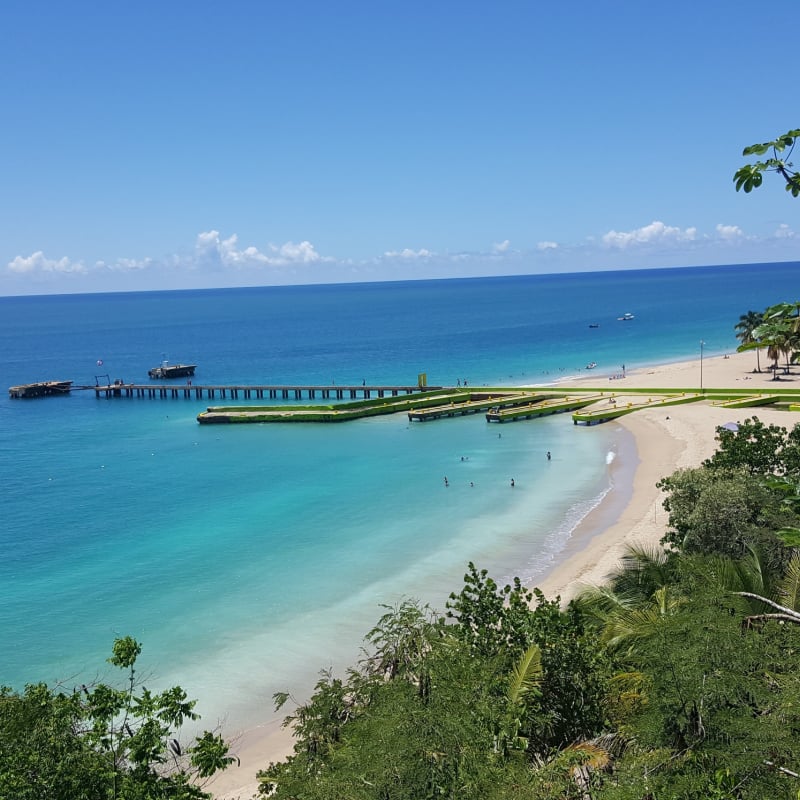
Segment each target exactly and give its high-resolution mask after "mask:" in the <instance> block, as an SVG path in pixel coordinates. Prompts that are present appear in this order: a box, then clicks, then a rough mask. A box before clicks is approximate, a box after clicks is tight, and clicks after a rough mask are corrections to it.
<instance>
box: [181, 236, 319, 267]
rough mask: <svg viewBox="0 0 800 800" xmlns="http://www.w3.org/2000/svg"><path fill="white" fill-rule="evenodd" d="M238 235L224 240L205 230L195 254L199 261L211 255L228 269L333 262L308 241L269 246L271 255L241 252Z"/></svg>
mask: <svg viewBox="0 0 800 800" xmlns="http://www.w3.org/2000/svg"><path fill="white" fill-rule="evenodd" d="M238 241H239V237H238V235H237V234H235V233H234V234H233V235H232V236H229V237H228V238H227V239H221V238H220V234H219V231H206V232H204V233H200V234H198V236H197V241H196V244H195V255H196V256H198V257H199V258H200V259H203V258H208V257H209V256H210V257H212V258H215V259H218V260H219V262H220V263H221V264H222V265H223V266H226V267H258V266H262V265H267V266H273V267H282V266H286V265H287V264H313V263H315V262H318V261H333V259H331V258H323V256H321V255H320V254H319V253H318V252H317V251H316V250H315V249H314V245H313V244H311V242H309V241H303V242H299V243H297V244H295V242H286V244H282V245H280V246H276V245H274V244H270V245H269V253H262V252H261V251H260V250H259V249H258V248H257V247H253V246H250V247H246V248H245V249H244V250H239V249H238V247H237V244H238Z"/></svg>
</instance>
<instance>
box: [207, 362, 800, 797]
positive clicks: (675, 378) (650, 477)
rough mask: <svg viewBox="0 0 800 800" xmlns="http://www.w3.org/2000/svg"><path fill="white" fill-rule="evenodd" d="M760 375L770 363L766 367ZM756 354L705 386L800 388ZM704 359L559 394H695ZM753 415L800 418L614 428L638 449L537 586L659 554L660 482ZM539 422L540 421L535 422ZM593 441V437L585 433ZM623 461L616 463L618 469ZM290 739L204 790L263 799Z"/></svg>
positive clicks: (574, 580)
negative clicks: (611, 390) (261, 784)
mask: <svg viewBox="0 0 800 800" xmlns="http://www.w3.org/2000/svg"><path fill="white" fill-rule="evenodd" d="M764 362H765V363H764V364H762V369H763V368H764V366H765V365H766V359H764ZM755 366H756V359H755V355H754V354H753V353H742V354H731V355H730V356H726V355H723V356H713V357H709V358H704V359H703V360H702V373H703V386H704V387H705V388H707V389H712V388H734V387H737V385H740V384H741V382H743V381H747V382H748V384H747V386H748V388H750V387H751V386H752V388H753V390H754V392H758V391H766V390H769V388H770V387H772V388H774V387H775V386H776V385H777V386H784V387H786V386H787V384H788V385H789V386H792V385H793V383H795V384H800V375H797V376H795V375H788V376H782V380H781V381H777V382H773V380H772V377H771V373H770V372H768V371H762V372H761V373H756V372H754V371H753V370H754V368H755ZM700 371H701V361H700V359H696V360H690V361H682V362H676V363H671V364H664V365H659V366H655V367H652V368H640V369H636V370H631V371H628V372H627V373H626V375H625V378H624V379H619V382H617V379H612V378H611V377H609V376H608V375H607V374H606V375H594V374H593V375H587V376H580V377H577V378H573V379H565V380H563V381H559V385H561V386H576V387H579V386H585V385H589V384H592V385H598V384H600V383H604V382H607V381H608V382H610V385H611V386H612V387H614V386H619V388H623V387H626V388H628V387H630V388H690V387H693V386H699V385H700V384H699V378H700ZM752 416H757V417H758V418H759V419H761V420H762V421H763V422H765V423H767V424H769V423H774V424H778V425H781V426H783V427H786V428H791V427H792V426H793V425H794V424H795V423H796V422H800V415H797V416H796V415H794V414H790V413H788V412H785V411H778V410H776V409H773V408H769V407H760V408H755V409H741V410H731V409H725V408H719V407H714V406H711V405H709V404H706V403H702V402H701V403H694V404H687V405H679V406H671V407H666V408H647V409H643V410H640V411H637V412H635V413H633V414H630V415H626V416H623V417H621V418H619V419H617V420H616V424H619V425H620V426H621V427H622V428H624V429H625V431H627V432H628V433H629V434H630V435H631V437H632V442H633V445H632V447H630V448H627V447H626V448H624V449H623V450H622V451H621V452H620V454H619V456H618V458H617V459H615V462H614V463H613V464H612V465H611V466H610V469H611V471H612V476H613V479H615V484H614V487H613V488H612V490H611V492H609V494H608V495H607V496H606V497H605V498H604V499H603V500H602V502H600V503H599V505H598V506H597V507H596V508H594V509H592V510H591V511H590V512H589V513H588V514H587V515H586V516H585V517H584V518H583V519H582V520H581V522H580V523H579V524H578V525H577V527H576V528H575V530H574V531H573V533H572V535H571V537H570V539H569V541H568V542H567V543H566V545H565V547H564V549H563V550H562V551H561V552H560V553H559V555H558V560H557V562H556V563H555V564H553V566H552V567H551V568H550V569H549V570H548V571H547V572H546V573H545V574H544V575H543V576H542V577H541V578H540V579H538V580H537V581H536V582H535V584H533V585H535V586H537V587H538V588H539V589H541V590H542V591H543V592H544V594H545V595H546V596H547V597H549V598H552V597H554V596H555V595H559V596H560V597H561V600H562V603H567V602H568V601H569V600H570V599H572V598H573V597H574V596H575V595H576V594H578V593H579V592H580V591H581V590H582V589H583V588H584V587H585V586H587V585H597V584H601V583H603V582H604V580H605V577H606V576H607V575H608V573H609V572H611V571H612V570H613V569H614V568H615V567H616V566H617V564H618V562H619V559H620V556H621V555H622V553H623V551H624V549H625V547H626V546H627V545H629V544H637V545H644V546H658V545H659V541H660V539H661V537H662V536H663V535H664V532H665V530H666V525H667V513H666V512H665V511H664V509H663V508H662V506H661V502H662V498H661V491H660V490H659V489H657V488H656V483H657V482H658V481H659V480H660V479H661V478H663V477H666V476H667V475H669V474H671V473H672V472H674V471H675V470H676V469H680V468H687V467H695V466H699V465H700V463H701V462H702V461H703V460H705V459H706V458H708V457H710V456H711V454H712V453H713V452H714V450H715V449H716V441H715V435H716V428H717V427H718V426H720V425H723V424H725V423H726V422H731V421H741V420H743V419H746V418H748V417H752ZM534 424H535V423H534ZM587 434H588V435H591V432H590V431H587ZM617 462H619V463H617ZM292 746H293V739H292V736H291V733H290V731H288V730H286V729H284V728H282V727H281V724H280V722H278V721H271V722H268V723H266V724H264V725H261V726H258V727H257V728H254V729H251V730H248V731H244V732H242V733H241V734H239V735H238V736H235V737H234V748H233V750H234V752H236V754H237V755H238V756H239V758H240V759H241V766H240V767H239V768H231V769H230V770H227V771H226V772H223V773H221V774H220V775H218V776H216V778H215V779H214V780H213V781H212V782H211V783H209V784H208V786H207V787H206V788H207V789H208V790H210V791H212V792H214V793H215V797H217V798H218V800H245V799H246V798H251V797H252V796H253V795H254V794H255V792H256V791H257V787H258V782H257V780H256V777H255V773H256V771H257V770H258V769H262V768H264V767H266V766H267V765H268V764H269V763H270V762H271V761H278V760H281V759H283V758H285V757H286V756H288V755H290V754H291V752H292Z"/></svg>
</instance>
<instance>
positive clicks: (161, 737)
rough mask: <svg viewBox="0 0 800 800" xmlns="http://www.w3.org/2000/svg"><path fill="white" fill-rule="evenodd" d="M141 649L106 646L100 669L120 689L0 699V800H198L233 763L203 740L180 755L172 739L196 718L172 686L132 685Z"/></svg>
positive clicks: (33, 691) (222, 747)
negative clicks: (119, 677)
mask: <svg viewBox="0 0 800 800" xmlns="http://www.w3.org/2000/svg"><path fill="white" fill-rule="evenodd" d="M140 652H141V647H140V645H139V644H138V642H136V640H135V639H132V638H130V637H125V638H123V639H117V640H116V641H115V642H114V647H113V652H112V656H111V658H109V659H108V660H109V663H111V664H112V665H113V666H115V667H118V668H119V669H121V670H124V671H125V673H126V681H125V684H124V685H123V686H122V688H116V687H113V686H110V685H108V684H105V683H98V684H94V685H92V686H85V685H84V686H81V687H79V688H76V689H73V690H72V691H64V690H59V689H51V688H50V687H48V686H46V685H45V684H31V685H29V686H27V687H25V691H24V692H23V693H22V694H19V693H16V692H13V691H12V690H11V689H9V688H3V689H2V690H0V800H117V799H118V800H161V799H162V798H163V799H164V800H166V799H167V798H169V799H170V800H198V799H199V798H204V797H209V796H210V795H208V794H207V793H205V792H203V791H202V789H201V788H200V787H201V783H202V780H203V779H204V778H208V777H210V776H211V775H213V774H214V773H215V772H216V771H217V770H220V769H225V767H227V766H228V765H229V764H230V763H231V762H232V761H234V760H235V759H234V758H233V757H232V756H230V755H229V754H228V746H227V744H226V743H225V741H224V740H223V739H222V737H221V736H219V735H218V734H215V733H211V732H209V731H206V732H205V733H204V734H203V735H202V736H201V737H199V738H198V739H196V740H195V741H194V742H193V743H192V744H191V745H189V746H188V747H186V748H185V749H184V748H182V747H181V745H180V743H179V742H178V740H177V739H175V738H174V736H175V735H177V734H176V731H177V730H179V729H180V727H181V725H182V724H183V722H184V721H185V720H196V719H197V718H198V717H197V715H196V714H195V713H194V711H193V708H194V705H195V701H193V700H192V701H190V700H187V697H186V694H185V692H184V691H183V689H181V688H180V687H174V688H171V689H167V690H166V691H164V692H161V693H159V694H155V693H153V692H151V691H149V690H148V689H146V688H144V687H140V686H138V685H137V681H136V670H135V664H136V659H137V658H138V656H139V653H140Z"/></svg>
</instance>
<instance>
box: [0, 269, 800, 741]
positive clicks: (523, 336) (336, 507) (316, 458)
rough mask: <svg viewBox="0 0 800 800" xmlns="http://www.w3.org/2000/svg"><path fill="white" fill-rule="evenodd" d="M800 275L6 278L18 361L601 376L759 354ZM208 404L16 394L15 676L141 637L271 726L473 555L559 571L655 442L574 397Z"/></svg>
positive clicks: (2, 330)
mask: <svg viewBox="0 0 800 800" xmlns="http://www.w3.org/2000/svg"><path fill="white" fill-rule="evenodd" d="M796 270H797V265H751V266H748V267H736V268H734V267H727V268H722V267H720V268H715V269H709V268H703V269H697V270H660V271H641V272H634V273H610V274H592V275H585V276H573V275H570V276H540V277H530V278H507V279H485V280H470V281H467V280H456V281H435V282H419V283H396V284H380V285H358V286H329V287H302V288H289V289H269V288H254V289H251V290H220V291H204V292H163V293H158V292H154V293H142V294H121V295H94V296H60V297H41V298H0V379H2V381H4V382H5V385H6V386H10V385H12V384H16V383H23V382H28V381H33V380H42V379H51V378H59V379H73V380H75V381H76V382H77V383H87V384H92V383H94V380H95V378H94V376H95V374H96V373H98V372H100V371H101V369H102V371H103V372H104V373H107V374H109V375H110V377H111V378H112V379H113V378H115V377H122V378H124V379H125V380H128V381H130V380H136V381H144V380H146V374H147V369H148V368H149V367H152V366H155V365H156V364H158V362H159V361H160V360H161V358H162V357H164V356H166V357H169V358H170V359H171V360H172V361H183V362H187V361H191V362H196V363H198V365H199V367H198V373H197V376H196V379H195V381H196V382H197V383H201V382H209V383H211V382H213V383H222V382H234V381H242V382H250V383H256V382H259V383H261V382H264V383H290V382H295V381H296V382H302V383H321V384H329V383H330V382H331V381H334V380H335V381H336V382H337V383H348V382H353V383H360V382H361V381H362V380H367V381H368V382H370V383H408V382H414V381H415V379H416V375H417V373H418V372H421V371H425V372H427V374H428V378H429V381H430V382H431V383H433V384H447V383H455V382H456V380H459V379H461V380H463V379H465V378H466V379H468V380H469V381H470V383H471V384H472V385H497V384H499V383H506V384H508V383H531V382H536V381H544V380H548V381H549V380H555V379H558V378H559V377H564V376H566V375H568V374H574V373H576V372H578V371H581V370H582V367H583V365H585V364H586V363H587V362H588V361H596V362H597V363H598V368H597V371H596V374H597V375H598V379H599V380H602V379H605V375H607V374H609V373H612V372H615V371H617V370H618V368H619V365H620V364H621V363H626V364H627V366H628V367H635V366H638V365H643V364H645V363H654V362H658V361H669V360H676V359H680V358H686V357H695V356H696V355H697V348H698V344H699V341H700V339H701V338H702V339H703V340H704V341H705V342H706V348H707V349H706V352H707V353H713V352H724V351H726V350H730V349H733V347H734V345H735V340H734V338H733V327H732V326H733V324H734V323H735V321H736V320H737V319H738V316H739V314H741V313H744V312H745V311H747V310H748V309H750V308H754V309H757V310H760V309H762V308H764V307H766V306H767V305H768V304H770V303H774V302H778V301H779V300H781V299H784V296H783V294H782V293H780V291H782V290H779V288H778V287H787V286H791V285H793V281H794V273H795V271H796ZM776 291H778V292H779V293H778V294H777V295H776ZM742 298H745V300H744V301H743V300H742ZM625 311H631V312H633V313H635V315H636V319H635V320H634V321H633V322H631V323H619V322H617V321H616V317H617V316H619V315H620V314H621V313H623V312H625ZM589 323H597V324H599V325H600V327H599V328H591V329H590V328H589ZM98 360H102V361H103V364H102V367H98V365H97V361H98ZM206 405H207V403H206V402H205V401H195V400H158V401H153V400H128V399H119V400H97V399H95V398H94V393H93V392H74V393H73V394H72V395H70V396H69V397H64V398H46V399H41V400H33V401H19V400H15V401H12V400H9V399H8V398H7V397H4V398H2V399H0V479H2V485H3V504H2V508H3V511H2V521H3V524H2V526H0V546H2V552H3V559H2V561H0V586H1V587H2V601H1V602H0V682H2V683H6V684H10V685H13V686H15V687H21V686H22V685H23V684H24V682H25V681H32V680H47V681H49V682H53V681H55V680H58V679H63V680H65V681H67V682H69V681H70V680H73V679H77V676H79V675H80V676H81V680H85V679H86V678H87V677H91V676H92V675H94V673H95V671H96V670H97V669H102V665H103V660H104V658H105V657H106V656H107V654H108V651H109V648H110V645H111V642H112V640H113V638H114V637H115V636H118V635H124V634H131V635H134V636H136V637H137V638H139V639H140V640H141V641H142V642H143V643H144V646H145V651H144V656H143V662H144V666H145V668H146V670H148V671H151V672H152V674H153V676H154V677H153V681H154V682H155V683H164V684H166V683H173V682H180V683H181V684H182V685H184V686H185V687H186V688H187V690H188V691H189V693H190V694H191V695H192V696H195V697H198V698H200V701H201V702H200V711H201V713H203V715H204V717H205V718H206V720H208V719H209V718H211V719H214V718H216V717H222V716H225V715H227V716H228V719H229V721H230V723H231V724H233V725H235V726H238V725H248V724H252V723H253V722H255V721H256V720H260V719H264V718H265V717H267V716H269V714H270V712H271V702H270V698H271V695H272V693H273V692H274V691H277V690H279V689H290V690H292V691H293V692H294V693H296V694H298V695H302V693H303V692H304V691H306V690H307V689H308V687H309V686H310V685H311V683H312V681H313V679H314V676H315V675H316V672H317V670H318V669H319V668H321V667H325V666H334V668H341V667H343V666H344V664H346V663H347V661H348V660H350V659H351V658H352V657H353V655H355V654H356V653H357V650H358V646H359V642H360V637H361V635H362V634H363V633H364V632H365V631H366V630H367V629H368V628H369V627H370V625H371V624H372V623H373V622H374V621H375V620H376V619H377V617H378V616H379V614H380V613H381V612H380V608H379V605H380V604H381V603H393V602H396V601H397V600H399V599H400V598H401V597H402V596H404V595H412V596H416V597H419V598H421V599H423V600H425V601H429V602H431V603H433V604H435V605H436V606H437V607H439V608H442V607H443V603H444V600H445V598H446V596H447V594H448V593H449V591H451V590H453V589H458V588H459V587H460V582H461V577H462V575H463V573H464V570H465V567H466V563H467V561H468V560H470V559H472V560H474V561H476V562H477V563H478V564H479V566H482V567H483V566H485V567H487V568H489V569H490V570H491V571H492V573H493V574H494V575H496V576H497V577H498V578H499V579H504V578H510V577H511V576H512V575H514V574H519V575H521V576H522V577H524V578H526V579H530V580H535V579H536V577H537V576H538V575H541V574H542V573H543V572H544V571H545V570H546V569H547V568H548V566H550V565H551V564H552V563H553V561H554V559H557V558H558V553H559V551H560V549H561V548H563V546H564V544H565V542H566V541H567V540H568V537H569V535H570V532H571V531H572V529H573V528H574V526H575V524H576V522H577V521H578V520H579V519H580V518H581V517H582V516H583V515H585V514H586V512H587V511H588V510H589V509H590V508H591V507H592V506H593V505H595V504H596V503H597V502H599V500H600V498H601V497H603V496H605V495H606V494H607V493H609V492H611V493H612V494H614V493H616V494H619V493H620V492H621V491H624V487H619V486H618V487H616V488H615V489H612V488H611V479H610V473H609V469H608V462H609V459H610V456H609V453H611V454H617V455H618V457H622V456H624V457H625V459H626V460H628V461H630V460H632V456H631V454H630V453H629V452H628V451H626V448H628V447H629V445H630V443H629V442H628V441H627V440H626V437H625V435H624V433H623V432H622V431H621V429H620V428H619V427H618V426H614V425H608V426H602V427H601V428H593V429H591V430H587V429H584V428H575V427H573V426H572V425H571V424H570V423H569V420H568V418H566V417H564V418H550V419H546V420H540V421H536V422H529V423H518V424H514V425H504V426H491V425H488V424H487V423H485V421H484V420H483V419H482V418H478V417H474V418H473V417H471V418H463V419H456V420H446V421H441V422H438V423H433V424H409V423H408V421H407V420H406V419H405V418H403V417H402V416H397V417H387V418H381V419H373V420H364V421H361V422H356V423H352V424H345V425H341V426H330V425H328V426H326V425H321V426H318V425H309V426H294V425H270V426H247V427H236V426H234V427H230V428H227V427H226V428H219V427H200V426H198V425H197V423H196V421H195V417H196V414H197V413H198V411H200V410H203V409H204V408H205V406H206ZM498 433H502V435H501V436H498ZM547 450H550V451H551V452H552V453H553V456H554V457H553V460H552V461H551V462H548V461H547V460H546V459H545V457H544V453H545V452H546V451H547ZM462 458H463V460H462ZM444 476H447V477H448V482H449V486H448V487H445V486H444V480H443V479H444ZM512 477H513V478H514V479H515V483H516V486H515V487H514V489H511V487H510V479H511V478H512ZM470 482H472V484H474V485H473V486H470Z"/></svg>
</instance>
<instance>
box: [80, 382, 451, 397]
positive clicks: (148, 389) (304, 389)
mask: <svg viewBox="0 0 800 800" xmlns="http://www.w3.org/2000/svg"><path fill="white" fill-rule="evenodd" d="M81 388H86V389H94V393H95V396H96V397H107V398H111V397H146V398H154V399H164V398H175V399H179V398H185V399H187V400H188V399H196V400H202V399H203V398H208V399H209V400H213V399H214V398H217V397H219V398H222V399H226V398H230V399H231V400H238V399H240V398H241V399H244V400H249V399H252V398H256V399H269V400H279V399H280V400H302V399H303V397H307V398H308V399H309V400H313V399H314V398H316V397H321V398H322V399H324V400H328V399H335V400H346V399H349V400H356V399H358V398H359V397H363V398H364V399H365V400H368V399H369V398H371V397H398V396H399V395H409V394H416V393H420V392H430V391H436V390H438V389H439V388H440V387H436V386H424V387H422V388H420V387H419V386H366V385H361V386H359V385H354V386H335V385H334V386H248V385H244V384H235V385H199V384H198V385H195V384H193V383H182V384H170V385H165V384H158V385H156V384H150V383H141V384H140V383H122V382H115V383H112V384H109V385H107V386H87V387H81Z"/></svg>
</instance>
